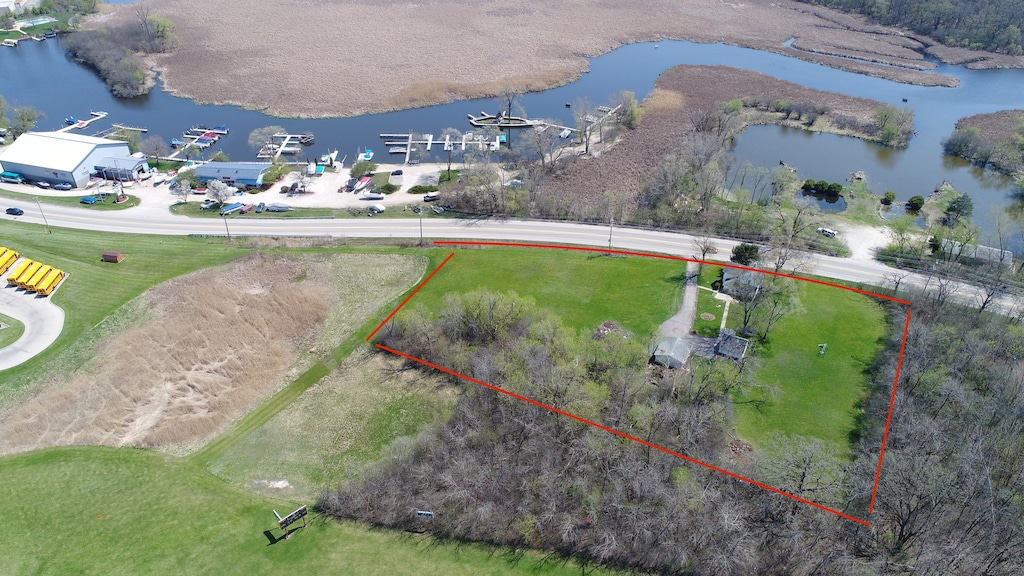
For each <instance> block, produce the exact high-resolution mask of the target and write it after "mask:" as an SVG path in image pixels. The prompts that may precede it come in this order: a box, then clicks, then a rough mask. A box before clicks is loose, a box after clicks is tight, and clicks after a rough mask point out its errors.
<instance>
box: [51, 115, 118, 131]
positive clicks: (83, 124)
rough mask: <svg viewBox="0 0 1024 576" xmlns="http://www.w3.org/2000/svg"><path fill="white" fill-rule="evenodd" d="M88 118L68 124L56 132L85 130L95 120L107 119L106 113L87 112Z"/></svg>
mask: <svg viewBox="0 0 1024 576" xmlns="http://www.w3.org/2000/svg"><path fill="white" fill-rule="evenodd" d="M89 116H90V117H89V118H88V119H86V120H75V122H74V123H71V124H68V125H67V126H65V127H63V128H59V129H58V130H57V132H70V131H71V130H74V129H76V128H77V129H79V130H85V128H86V127H87V126H89V124H92V123H93V122H95V121H97V120H102V119H103V118H106V117H107V113H106V112H89Z"/></svg>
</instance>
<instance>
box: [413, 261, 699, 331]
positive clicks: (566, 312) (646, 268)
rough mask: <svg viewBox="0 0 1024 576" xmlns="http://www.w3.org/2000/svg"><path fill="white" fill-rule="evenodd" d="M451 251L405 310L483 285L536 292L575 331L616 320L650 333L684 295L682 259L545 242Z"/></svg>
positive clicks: (431, 307)
mask: <svg viewBox="0 0 1024 576" xmlns="http://www.w3.org/2000/svg"><path fill="white" fill-rule="evenodd" d="M454 252H455V256H454V257H453V258H452V259H451V261H450V262H449V263H448V264H447V265H446V266H445V267H444V268H442V269H441V271H440V272H438V273H437V275H435V276H434V278H433V279H432V280H431V281H430V282H429V283H427V285H426V286H424V288H423V289H422V290H421V291H420V292H419V294H417V295H416V296H415V297H414V298H413V299H412V301H410V306H407V307H406V309H405V310H404V311H403V312H404V313H409V312H410V310H411V309H414V308H415V307H416V306H422V307H424V308H425V309H426V310H427V311H428V312H436V311H438V310H440V308H441V305H442V303H443V301H444V295H445V294H448V293H459V292H471V291H473V290H476V289H480V288H486V289H487V290H490V291H491V292H515V293H516V294H518V295H519V296H525V297H528V298H532V299H533V300H535V301H536V303H537V306H538V307H540V308H547V309H549V310H551V311H552V312H554V313H555V314H556V315H558V316H560V317H561V319H562V321H563V322H564V323H565V324H566V325H567V326H569V327H572V328H575V329H579V330H585V331H588V330H594V329H595V328H597V326H598V325H599V324H601V323H602V322H604V321H606V320H614V321H616V322H618V323H619V324H620V325H622V327H624V328H625V329H626V330H629V331H631V332H633V334H635V335H636V336H637V337H641V338H646V337H647V336H649V335H651V334H652V333H654V332H655V331H656V330H657V328H658V326H659V325H660V324H661V323H662V322H664V321H665V320H666V319H667V318H669V317H670V316H672V315H673V314H675V313H676V311H677V310H678V309H679V304H680V302H681V301H682V280H681V277H680V275H681V274H682V272H683V270H684V269H685V264H686V263H685V262H671V261H665V260H658V259H654V258H642V257H626V258H622V257H609V256H604V255H598V254H594V253H587V252H574V251H566V250H552V249H542V248H497V247H492V248H483V249H466V250H460V249H456V250H454Z"/></svg>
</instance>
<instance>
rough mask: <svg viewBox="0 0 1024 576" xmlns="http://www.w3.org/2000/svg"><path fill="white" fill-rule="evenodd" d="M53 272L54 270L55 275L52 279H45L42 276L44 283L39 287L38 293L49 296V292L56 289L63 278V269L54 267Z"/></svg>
mask: <svg viewBox="0 0 1024 576" xmlns="http://www.w3.org/2000/svg"><path fill="white" fill-rule="evenodd" d="M53 272H56V273H57V275H56V276H54V277H53V279H51V280H46V278H44V279H43V284H45V286H42V287H40V288H39V292H38V294H42V295H43V296H49V295H50V293H51V292H53V291H54V290H56V289H57V286H58V285H59V284H60V281H61V280H63V279H64V271H63V270H57V269H56V268H54V269H53ZM53 272H50V274H53Z"/></svg>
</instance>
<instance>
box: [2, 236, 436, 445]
mask: <svg viewBox="0 0 1024 576" xmlns="http://www.w3.org/2000/svg"><path fill="white" fill-rule="evenodd" d="M424 266H425V259H421V258H414V257H404V256H397V255H358V254H345V255H326V254H318V255H303V256H264V255H260V254H254V255H252V256H250V257H247V258H245V259H243V260H242V261H239V262H236V263H234V264H231V265H226V266H222V267H219V268H214V269H208V270H203V271H201V272H197V273H194V274H190V275H187V276H183V277H180V278H176V279H174V280H171V281H169V282H166V283H164V284H161V285H159V286H156V287H154V288H152V289H151V290H149V291H147V292H146V293H145V294H143V295H141V296H140V297H139V298H137V299H136V300H134V301H133V302H131V303H129V304H128V305H126V308H129V311H128V312H127V313H125V314H122V315H121V316H122V318H123V317H125V316H127V317H128V318H129V319H130V321H126V322H124V325H125V326H124V328H120V329H114V330H110V331H109V335H108V336H106V337H105V338H102V339H100V340H98V343H97V344H96V346H95V349H94V353H93V356H92V359H91V361H90V362H88V363H87V364H86V365H84V366H81V367H79V368H77V369H76V370H74V371H73V373H70V374H60V375H55V376H54V377H52V378H51V379H50V381H49V382H48V383H47V384H46V385H45V386H44V387H43V388H42V389H41V390H40V391H38V392H37V393H36V394H34V395H33V396H32V397H30V398H28V399H27V400H25V401H22V402H20V403H19V404H17V405H14V406H11V407H9V408H7V409H6V410H4V413H2V414H0V454H10V453H13V452H21V451H27V450H34V449H38V448H43V447H48V446H60V445H70V444H76V445H96V444H100V445H108V446H135V447H146V448H158V449H164V450H171V451H175V452H187V451H190V450H192V449H195V448H197V447H198V446H199V445H201V444H202V443H204V442H205V441H207V440H209V439H210V438H211V437H213V436H214V435H216V434H217V433H218V432H220V431H222V430H224V428H225V427H227V426H228V425H229V424H230V423H231V422H232V421H234V420H235V419H237V418H238V417H240V416H242V415H243V414H245V413H246V412H248V411H249V410H251V409H252V408H254V407H255V406H256V405H257V404H258V403H259V402H261V401H262V400H263V399H264V398H266V397H267V396H269V395H270V394H272V393H273V392H274V391H276V390H277V389H280V388H281V387H282V386H284V385H285V384H287V383H288V382H289V381H291V380H292V379H294V378H295V377H296V376H297V375H298V374H299V373H301V371H303V370H304V369H305V368H306V367H307V366H309V365H310V364H311V363H312V362H313V361H315V360H319V359H321V355H322V354H326V353H327V352H329V351H330V350H331V349H332V348H333V346H335V345H337V343H339V342H340V341H341V340H342V339H344V338H345V337H347V336H348V335H349V334H350V333H351V332H352V330H354V329H355V328H356V327H357V326H359V325H361V324H362V323H363V322H364V321H365V320H366V319H367V318H368V317H369V315H370V314H372V313H373V312H374V311H375V310H376V309H377V308H378V307H379V306H380V305H381V304H382V303H384V302H387V301H389V300H391V299H393V298H395V297H396V296H397V295H398V294H400V293H401V292H402V291H403V290H405V289H407V288H408V287H409V286H410V285H411V284H412V283H414V282H415V281H416V279H417V278H419V277H420V276H421V275H422V273H423V269H424ZM321 350H322V352H321Z"/></svg>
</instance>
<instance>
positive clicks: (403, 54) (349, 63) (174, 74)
mask: <svg viewBox="0 0 1024 576" xmlns="http://www.w3.org/2000/svg"><path fill="white" fill-rule="evenodd" d="M132 10H133V9H132V8H131V7H130V6H128V7H122V8H121V9H120V15H119V17H124V18H134V17H135V16H134V14H133V13H132ZM154 10H155V11H156V12H159V13H162V14H165V15H167V16H169V17H171V18H172V19H173V20H174V21H175V22H176V24H177V34H178V37H179V40H180V47H179V48H178V49H177V51H176V52H174V53H173V54H167V55H158V56H154V57H153V58H152V61H151V64H152V65H153V66H154V67H155V68H157V69H159V70H161V71H162V79H163V81H164V85H165V87H166V89H168V90H170V91H172V92H175V93H177V94H179V95H181V96H185V97H189V98H194V99H196V100H198V101H201V102H217V103H233V104H238V105H241V106H245V107H248V108H254V109H258V110H264V111H268V112H270V113H272V114H277V115H282V116H350V115H357V114H362V113H366V112H379V111H387V110H394V109H399V108H407V107H410V106H424V105H427V104H436V103H441V102H448V101H451V100H455V99H465V98H473V97H484V96H493V95H496V94H499V93H500V92H501V91H502V89H503V88H504V87H506V86H511V87H515V88H517V89H520V90H542V89H546V88H549V87H552V86H556V85H559V84H562V83H565V82H568V81H571V80H573V79H574V78H576V77H578V76H579V75H580V74H582V73H583V72H585V71H586V68H587V61H586V60H585V58H586V57H591V56H597V55H600V54H604V53H606V52H609V51H611V50H613V49H615V48H617V47H618V46H621V45H623V44H627V43H631V42H640V41H654V40H659V39H662V38H674V39H680V40H693V41H696V42H726V43H729V44H735V45H739V46H746V47H750V48H756V49H762V50H770V51H774V52H778V53H782V54H787V55H790V56H794V57H797V58H801V59H804V60H809V61H813V62H819V63H823V64H826V65H829V66H833V67H836V68H843V69H848V70H852V71H855V72H860V73H865V74H872V75H876V76H881V77H885V78H889V79H892V80H897V81H902V82H911V83H918V84H942V85H949V84H951V83H954V82H955V80H954V79H951V78H950V77H946V76H942V75H937V74H925V73H922V72H921V70H922V69H927V68H930V67H932V66H931V64H930V63H928V62H925V61H924V60H923V59H922V53H924V52H926V51H928V52H930V53H931V54H932V55H934V56H936V57H939V58H941V59H946V58H949V59H966V58H973V59H974V60H975V61H976V62H975V64H974V65H976V66H979V67H980V66H988V67H995V66H1017V67H1020V66H1022V65H1024V59H1022V58H1012V57H1008V56H1000V55H996V54H987V53H981V52H966V51H964V50H960V49H935V47H934V46H933V45H931V44H930V42H929V41H928V40H926V39H920V38H911V37H909V36H908V35H907V34H905V33H903V32H901V31H898V30H895V29H891V28H885V27H881V26H875V25H872V24H868V23H867V22H866V21H865V20H864V19H862V18H860V17H855V16H851V15H847V14H842V13H839V12H833V11H831V10H828V9H825V8H819V7H815V6H808V5H806V4H798V3H793V2H786V1H785V0H781V1H780V0H775V1H773V0H752V1H746V2H742V3H739V2H736V3H732V2H705V1H703V0H651V1H649V2H645V3H644V5H643V6H642V7H641V8H638V7H637V6H636V5H635V4H632V3H629V2H606V1H600V0H569V1H566V2H543V1H541V0H522V1H520V2H517V3H516V6H515V7H509V6H508V5H507V3H503V2H499V1H498V0H439V1H436V2H430V3H412V2H399V1H397V0H369V1H368V0H332V1H331V2H311V1H309V0H283V1H282V0H209V1H207V2H200V3H196V2H191V1H188V0H162V1H161V2H160V3H159V4H158V5H155V6H154ZM253 14H264V15H272V17H267V18H261V19H260V20H259V26H253V25H251V22H252V21H253ZM104 18H110V16H108V15H105V16H104ZM452 23H458V25H457V29H455V28H453V26H452ZM789 39H795V40H794V42H793V43H792V46H786V45H785V43H786V41H787V40H789ZM798 47H800V48H802V49H799V48H798ZM965 52H966V53H965ZM839 56H841V57H839ZM854 58H858V59H859V60H855V59H854ZM297 62H301V63H303V65H296V63H297ZM876 63H884V64H886V65H885V66H879V65H877V64H876ZM254 79H259V82H258V83H256V84H254ZM602 96H603V95H602ZM641 96H643V95H641Z"/></svg>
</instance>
